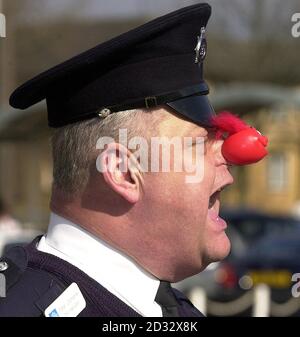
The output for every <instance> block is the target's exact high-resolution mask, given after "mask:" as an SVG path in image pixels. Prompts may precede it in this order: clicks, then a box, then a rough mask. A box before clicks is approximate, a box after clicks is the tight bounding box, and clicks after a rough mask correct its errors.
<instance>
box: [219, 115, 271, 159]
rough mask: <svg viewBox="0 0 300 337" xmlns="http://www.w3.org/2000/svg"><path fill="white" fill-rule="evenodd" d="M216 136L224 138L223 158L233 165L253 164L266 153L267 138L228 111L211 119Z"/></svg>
mask: <svg viewBox="0 0 300 337" xmlns="http://www.w3.org/2000/svg"><path fill="white" fill-rule="evenodd" d="M213 126H214V128H215V129H216V138H217V139H220V138H225V140H224V143H223V145H222V154H223V156H224V158H225V159H226V160H227V161H228V162H229V163H231V164H234V165H248V164H253V163H256V162H258V161H260V160H261V159H263V158H264V157H265V156H266V155H267V154H268V152H267V150H266V146H267V145H268V138H267V137H265V136H263V135H262V134H261V133H260V132H259V131H257V130H256V129H254V128H253V127H251V126H249V125H247V124H246V123H245V122H244V121H242V120H241V119H239V118H238V117H237V116H234V115H233V114H231V113H230V112H226V111H224V112H221V113H220V114H218V115H217V116H216V117H214V119H213Z"/></svg>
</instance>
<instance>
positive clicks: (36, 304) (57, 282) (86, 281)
mask: <svg viewBox="0 0 300 337" xmlns="http://www.w3.org/2000/svg"><path fill="white" fill-rule="evenodd" d="M38 241H39V238H36V239H35V240H34V241H33V242H32V243H31V244H30V245H28V246H26V247H15V248H12V249H11V250H10V251H9V252H8V253H7V254H6V256H4V257H3V258H2V259H1V260H0V261H2V266H3V265H4V266H5V268H2V269H5V270H3V271H0V273H1V274H3V275H4V276H5V279H6V297H3V298H0V317H8V316H14V317H16V316H22V317H24V316H25V317H38V316H44V311H45V309H46V308H47V307H48V306H49V305H50V304H51V303H53V302H54V301H55V299H56V298H57V297H59V296H60V295H61V294H62V293H63V292H64V290H65V289H66V288H67V287H68V286H70V285H71V284H72V283H73V282H75V283H77V285H78V286H79V288H80V290H81V292H82V294H83V297H84V298H85V301H86V307H85V309H84V310H83V311H82V312H81V313H80V314H79V315H78V316H81V317H140V315H139V314H138V313H137V312H136V311H134V310H133V309H132V308H131V307H129V306H128V305H127V304H125V303H124V302H122V301H121V300H120V299H119V298H118V297H116V296H115V295H113V294H112V293H110V292H109V291H108V290H107V289H105V288H104V287H102V286H101V285H100V284H99V283H97V282H96V281H95V280H93V279H92V278H90V277H89V276H88V275H86V274H85V273H83V272H82V271H81V270H80V269H78V268H76V267H75V266H73V265H71V264H70V263H68V262H66V261H64V260H62V259H60V258H58V257H56V256H54V255H50V254H47V253H44V252H40V251H38V250H37V249H36V245H37V243H38ZM0 270H1V269H0ZM172 290H173V292H174V294H175V296H176V298H177V300H178V302H179V304H180V306H179V314H180V316H181V317H200V316H203V315H202V314H201V312H199V311H198V310H197V309H196V308H195V307H194V306H193V304H192V303H191V302H190V301H189V300H188V299H187V298H186V297H185V296H184V295H183V294H182V293H181V292H179V291H178V290H176V289H172Z"/></svg>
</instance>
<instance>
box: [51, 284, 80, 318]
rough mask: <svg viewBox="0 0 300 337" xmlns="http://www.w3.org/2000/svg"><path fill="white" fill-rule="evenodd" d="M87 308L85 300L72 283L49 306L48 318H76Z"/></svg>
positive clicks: (76, 286)
mask: <svg viewBox="0 0 300 337" xmlns="http://www.w3.org/2000/svg"><path fill="white" fill-rule="evenodd" d="M85 307H86V302H85V299H84V297H83V295H82V293H81V291H80V289H79V287H78V285H77V284H76V283H72V284H71V285H70V286H69V287H68V288H67V289H66V290H65V291H64V292H63V293H62V294H61V295H60V296H59V297H57V299H56V300H55V301H54V302H53V303H51V304H50V305H49V307H48V308H47V309H46V310H45V312H44V314H45V316H46V317H76V316H78V315H79V314H80V313H81V311H82V310H83V309H84V308H85Z"/></svg>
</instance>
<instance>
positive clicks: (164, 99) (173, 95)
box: [95, 82, 209, 117]
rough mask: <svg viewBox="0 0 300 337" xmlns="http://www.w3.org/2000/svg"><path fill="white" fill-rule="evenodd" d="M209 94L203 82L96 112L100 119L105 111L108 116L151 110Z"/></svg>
mask: <svg viewBox="0 0 300 337" xmlns="http://www.w3.org/2000/svg"><path fill="white" fill-rule="evenodd" d="M208 93H209V88H208V86H207V84H206V83H205V82H202V83H200V84H197V85H195V86H192V87H187V88H184V89H179V90H176V91H172V92H169V93H165V94H162V95H156V96H147V97H143V98H138V99H134V100H128V101H126V102H124V103H122V104H116V105H111V106H107V107H102V108H101V109H100V110H99V109H98V110H97V109H95V111H97V112H96V113H97V115H100V117H102V116H101V115H102V112H103V111H104V110H105V111H106V114H107V112H108V111H109V112H110V113H114V112H119V111H125V110H131V109H138V108H139V109H151V108H155V107H157V106H160V105H164V104H166V103H169V102H172V101H175V100H178V99H181V98H186V97H189V96H194V95H207V94H208ZM103 117H104V116H103Z"/></svg>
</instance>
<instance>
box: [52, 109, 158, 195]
mask: <svg viewBox="0 0 300 337" xmlns="http://www.w3.org/2000/svg"><path fill="white" fill-rule="evenodd" d="M154 113H155V110H147V111H144V110H128V111H121V112H118V113H113V114H111V115H109V116H108V117H106V118H105V119H99V118H93V119H89V120H86V121H83V122H77V123H74V124H70V125H67V126H64V127H61V128H58V129H56V130H55V131H54V133H53V135H52V153H53V186H54V187H55V188H58V189H59V190H61V191H63V192H64V193H66V194H68V195H76V194H78V193H80V192H82V191H83V190H84V188H85V186H86V185H87V183H88V181H89V177H90V170H91V167H92V166H91V165H96V157H97V156H98V154H99V150H97V149H96V143H97V140H98V139H99V137H111V138H113V139H114V140H116V142H117V141H118V139H119V129H127V135H128V139H130V138H132V137H134V136H143V137H145V138H148V137H147V136H148V135H149V134H150V132H149V131H151V135H154V133H156V132H157V125H158V123H159V121H161V119H162V114H159V113H158V114H155V115H154ZM155 130H156V131H155Z"/></svg>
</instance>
